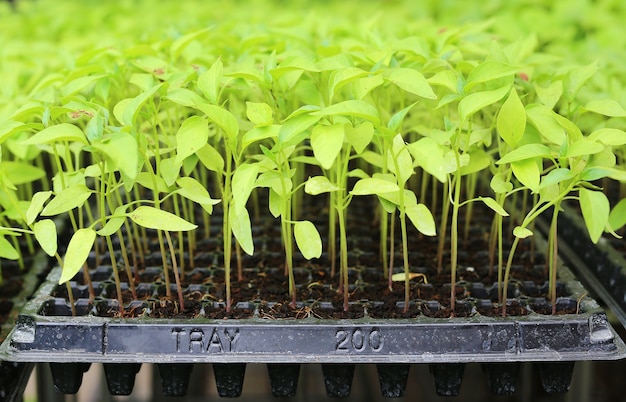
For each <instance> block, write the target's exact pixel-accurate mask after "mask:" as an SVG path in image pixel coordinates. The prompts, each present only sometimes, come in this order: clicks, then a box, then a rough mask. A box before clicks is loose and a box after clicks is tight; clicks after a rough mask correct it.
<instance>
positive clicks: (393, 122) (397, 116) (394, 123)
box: [387, 102, 417, 133]
mask: <svg viewBox="0 0 626 402" xmlns="http://www.w3.org/2000/svg"><path fill="white" fill-rule="evenodd" d="M415 105H417V102H415V103H412V104H410V105H409V106H407V107H405V108H404V109H402V110H400V111H399V112H396V113H394V115H393V116H391V118H390V119H389V123H387V128H389V130H391V131H392V132H394V133H397V132H399V130H400V128H401V127H402V121H404V118H405V117H406V115H407V113H409V110H411V109H412V108H413V106H415Z"/></svg>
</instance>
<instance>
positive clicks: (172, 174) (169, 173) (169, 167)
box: [159, 157, 182, 187]
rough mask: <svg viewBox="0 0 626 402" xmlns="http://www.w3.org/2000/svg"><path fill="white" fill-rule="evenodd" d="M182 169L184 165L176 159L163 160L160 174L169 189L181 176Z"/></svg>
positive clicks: (160, 165)
mask: <svg viewBox="0 0 626 402" xmlns="http://www.w3.org/2000/svg"><path fill="white" fill-rule="evenodd" d="M181 167H182V164H181V163H180V162H178V161H177V160H176V159H175V158H174V157H172V158H165V159H161V163H160V164H159V174H160V175H161V177H162V178H163V181H164V182H165V184H166V185H167V186H168V187H171V186H172V185H173V184H174V182H175V181H176V179H177V178H178V176H179V175H180V168H181Z"/></svg>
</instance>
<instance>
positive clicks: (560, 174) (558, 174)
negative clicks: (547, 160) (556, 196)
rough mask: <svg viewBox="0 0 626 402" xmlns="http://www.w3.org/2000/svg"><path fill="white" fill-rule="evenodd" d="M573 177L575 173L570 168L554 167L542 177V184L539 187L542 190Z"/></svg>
mask: <svg viewBox="0 0 626 402" xmlns="http://www.w3.org/2000/svg"><path fill="white" fill-rule="evenodd" d="M573 177H574V174H573V173H572V171H571V170H569V169H566V168H558V169H554V170H552V171H550V173H548V174H547V175H545V176H544V177H543V178H542V179H541V184H540V185H539V189H540V190H542V189H544V188H546V187H548V186H552V185H555V184H558V183H560V182H562V181H565V180H569V179H571V178H573Z"/></svg>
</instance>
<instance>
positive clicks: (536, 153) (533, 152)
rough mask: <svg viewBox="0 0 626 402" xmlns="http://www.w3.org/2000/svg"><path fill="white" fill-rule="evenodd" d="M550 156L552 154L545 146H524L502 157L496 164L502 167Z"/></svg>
mask: <svg viewBox="0 0 626 402" xmlns="http://www.w3.org/2000/svg"><path fill="white" fill-rule="evenodd" d="M550 156H552V152H550V148H548V147H547V146H545V145H543V144H526V145H522V146H521V147H519V148H516V149H514V150H512V151H511V152H509V153H508V154H506V155H504V156H503V157H502V158H500V160H499V161H497V162H496V163H497V164H498V165H502V164H505V163H511V162H518V161H523V160H528V159H540V158H549V157H550Z"/></svg>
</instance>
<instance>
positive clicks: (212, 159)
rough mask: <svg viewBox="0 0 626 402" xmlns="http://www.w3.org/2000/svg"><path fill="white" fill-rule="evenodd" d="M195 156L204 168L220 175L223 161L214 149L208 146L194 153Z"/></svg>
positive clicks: (205, 145)
mask: <svg viewBox="0 0 626 402" xmlns="http://www.w3.org/2000/svg"><path fill="white" fill-rule="evenodd" d="M196 156H197V157H198V159H199V160H200V162H201V163H202V165H204V167H205V168H207V169H209V170H211V171H213V172H216V173H219V174H221V173H222V172H223V171H224V159H223V158H222V154H220V153H219V152H218V151H217V150H216V149H215V148H213V147H212V146H211V145H209V144H204V146H203V147H202V148H200V149H198V150H197V151H196Z"/></svg>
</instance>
